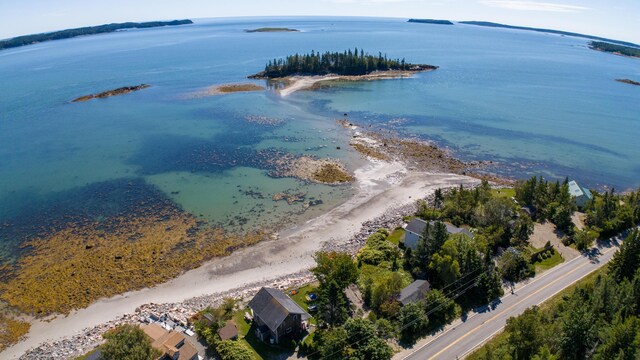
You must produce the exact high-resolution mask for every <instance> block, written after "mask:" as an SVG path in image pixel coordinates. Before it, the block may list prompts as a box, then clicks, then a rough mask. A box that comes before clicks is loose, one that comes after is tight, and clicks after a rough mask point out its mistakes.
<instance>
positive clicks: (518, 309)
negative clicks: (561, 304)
mask: <svg viewBox="0 0 640 360" xmlns="http://www.w3.org/2000/svg"><path fill="white" fill-rule="evenodd" d="M617 249H618V247H617V243H613V244H609V245H601V246H600V247H599V248H598V249H597V250H596V251H594V253H597V255H595V256H592V257H591V258H589V257H586V256H580V257H577V258H575V259H573V260H570V261H568V262H566V263H563V264H560V265H558V266H556V267H554V268H552V269H550V270H548V271H546V272H545V273H543V274H542V275H540V276H539V277H535V278H533V279H532V280H531V281H529V282H528V283H526V284H520V285H519V286H517V287H516V290H515V293H514V294H511V293H508V294H507V295H505V296H504V297H502V299H501V302H500V303H498V305H497V306H495V308H493V309H491V308H488V307H487V308H486V309H479V310H478V312H473V313H471V314H470V315H469V316H468V317H467V318H466V319H465V321H461V320H459V321H456V322H454V323H453V324H451V325H449V326H447V327H446V328H445V329H444V330H443V331H441V332H439V333H437V334H435V335H433V336H430V337H428V338H426V339H424V340H422V341H420V342H418V343H417V344H416V345H415V346H414V347H413V348H412V349H408V350H406V351H403V352H401V353H399V354H397V355H396V357H395V358H396V359H407V360H418V359H420V360H425V359H429V360H432V359H457V358H460V359H462V358H464V357H465V356H467V355H469V354H470V353H471V352H472V351H473V350H475V349H476V348H478V347H479V346H481V345H482V344H484V343H485V342H487V341H488V340H490V339H491V338H492V337H493V336H494V335H496V334H497V333H499V332H500V331H502V329H503V328H504V326H505V324H506V322H507V319H508V318H510V317H512V316H517V315H519V314H521V313H522V312H523V311H524V310H525V309H527V308H529V307H531V306H534V305H538V304H540V303H542V302H544V301H545V300H547V299H549V298H551V297H552V296H554V295H555V294H557V293H559V292H560V291H562V290H564V289H565V288H567V287H568V286H570V285H572V284H573V283H575V282H576V281H578V280H580V279H582V278H583V277H585V276H587V275H589V274H590V273H591V272H593V271H595V270H597V269H599V268H600V267H602V266H603V265H604V264H606V263H607V262H609V260H611V258H612V257H613V254H614V253H615V251H616V250H617Z"/></svg>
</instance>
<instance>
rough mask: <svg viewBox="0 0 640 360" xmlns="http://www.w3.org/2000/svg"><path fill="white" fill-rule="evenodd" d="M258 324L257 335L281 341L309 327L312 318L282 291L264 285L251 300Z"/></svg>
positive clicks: (256, 323) (260, 337)
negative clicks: (308, 323)
mask: <svg viewBox="0 0 640 360" xmlns="http://www.w3.org/2000/svg"><path fill="white" fill-rule="evenodd" d="M249 308H250V309H251V312H252V313H253V320H254V321H255V325H256V336H257V337H258V338H259V339H261V340H262V341H271V342H272V343H274V344H277V343H279V341H280V339H281V338H282V337H284V336H287V335H294V334H299V333H301V332H303V331H305V330H306V329H307V320H309V319H310V318H311V315H309V314H308V313H307V312H306V311H304V310H303V309H302V308H301V307H300V306H299V305H298V304H296V302H295V301H293V300H292V299H291V298H290V297H288V296H287V295H286V294H284V293H283V292H282V291H280V290H278V289H273V288H267V287H263V288H262V289H260V291H258V293H257V294H256V296H254V297H253V299H251V301H250V302H249Z"/></svg>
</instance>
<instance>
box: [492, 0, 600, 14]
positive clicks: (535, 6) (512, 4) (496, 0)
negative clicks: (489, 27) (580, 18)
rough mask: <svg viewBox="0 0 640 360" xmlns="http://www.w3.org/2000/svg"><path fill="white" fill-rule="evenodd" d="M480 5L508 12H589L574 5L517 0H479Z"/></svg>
mask: <svg viewBox="0 0 640 360" xmlns="http://www.w3.org/2000/svg"><path fill="white" fill-rule="evenodd" d="M480 3H481V4H484V5H488V6H493V7H499V8H504V9H509V10H523V11H552V12H576V11H582V10H589V8H586V7H583V6H576V5H565V4H556V3H547V2H537V1H519V0H481V1H480Z"/></svg>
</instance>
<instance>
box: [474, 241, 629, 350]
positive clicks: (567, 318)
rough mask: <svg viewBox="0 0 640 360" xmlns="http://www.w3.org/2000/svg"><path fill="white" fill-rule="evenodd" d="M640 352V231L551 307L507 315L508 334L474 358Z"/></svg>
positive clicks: (506, 328) (506, 330) (505, 331)
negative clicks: (599, 267) (516, 314)
mask: <svg viewBox="0 0 640 360" xmlns="http://www.w3.org/2000/svg"><path fill="white" fill-rule="evenodd" d="M638 358H640V232H639V231H638V230H634V231H633V232H631V233H630V234H629V235H628V236H627V237H626V239H625V241H624V242H623V243H622V246H621V247H620V250H619V251H618V252H617V253H616V254H615V256H614V258H613V259H612V260H611V263H610V264H609V267H608V268H607V270H603V271H601V272H600V273H599V274H598V275H597V276H596V277H595V278H592V279H589V280H587V281H583V282H582V283H581V284H580V285H579V286H578V287H577V288H576V289H575V290H573V291H572V292H571V293H569V294H566V295H564V296H562V297H561V298H559V299H558V300H556V301H555V302H553V303H552V305H551V306H547V307H533V308H531V309H528V310H526V311H525V312H524V313H523V314H522V315H520V316H518V317H514V318H510V319H509V320H507V325H506V327H505V329H504V334H503V335H501V336H500V337H498V338H497V339H496V340H494V341H492V342H490V343H489V344H487V345H486V346H485V347H483V348H482V349H481V350H480V351H478V352H477V353H476V354H474V355H473V356H471V359H472V360H493V359H501V360H503V359H504V360H510V359H513V360H529V359H535V360H543V359H545V360H554V359H570V360H571V359H576V360H578V359H597V360H600V359H602V360H604V359H616V360H627V359H628V360H635V359H638Z"/></svg>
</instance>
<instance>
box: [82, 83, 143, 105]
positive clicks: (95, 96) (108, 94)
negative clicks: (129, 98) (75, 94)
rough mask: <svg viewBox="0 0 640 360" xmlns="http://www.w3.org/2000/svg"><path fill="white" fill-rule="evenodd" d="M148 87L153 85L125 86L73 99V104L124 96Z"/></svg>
mask: <svg viewBox="0 0 640 360" xmlns="http://www.w3.org/2000/svg"><path fill="white" fill-rule="evenodd" d="M148 87H151V85H147V84H140V85H136V86H125V87H121V88H117V89H114V90H109V91H104V92H101V93H98V94H92V95H85V96H80V97H79V98H76V99H73V100H72V101H71V102H83V101H89V100H91V99H103V98H108V97H111V96H118V95H124V94H128V93H131V92H134V91H139V90H142V89H146V88H148Z"/></svg>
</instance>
